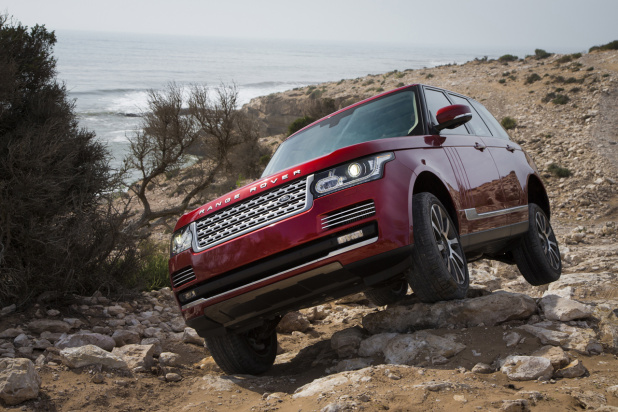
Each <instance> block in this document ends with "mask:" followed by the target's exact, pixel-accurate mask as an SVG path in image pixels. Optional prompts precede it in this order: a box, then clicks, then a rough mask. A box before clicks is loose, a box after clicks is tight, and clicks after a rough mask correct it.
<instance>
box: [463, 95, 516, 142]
mask: <svg viewBox="0 0 618 412" xmlns="http://www.w3.org/2000/svg"><path fill="white" fill-rule="evenodd" d="M470 103H472V106H474V108H475V109H476V110H477V111H478V112H479V114H480V115H481V117H482V118H483V120H485V123H486V124H487V126H488V127H489V130H491V134H492V135H493V136H494V137H498V138H500V139H507V140H510V137H509V135H508V133H507V132H506V131H505V130H504V129H503V128H502V125H500V123H498V121H497V120H496V118H495V117H493V116H492V115H491V113H489V110H487V109H486V108H485V106H483V105H482V104H480V103H479V102H477V101H476V100H472V99H470Z"/></svg>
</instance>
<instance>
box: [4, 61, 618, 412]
mask: <svg viewBox="0 0 618 412" xmlns="http://www.w3.org/2000/svg"><path fill="white" fill-rule="evenodd" d="M417 82H421V83H427V84H433V85H436V86H441V87H445V88H448V89H451V90H454V91H457V92H461V93H463V94H467V95H470V96H472V97H474V98H476V99H477V100H479V101H481V102H483V103H484V104H485V105H486V106H487V107H488V108H489V109H490V111H492V112H493V113H494V114H495V115H496V117H497V118H498V119H499V120H500V119H502V118H504V117H506V116H509V117H512V118H513V119H514V120H515V122H516V124H517V126H516V127H515V128H514V129H511V130H510V131H509V132H510V134H511V136H512V137H513V139H515V140H516V141H517V142H519V143H521V144H522V145H523V146H524V148H525V149H526V150H528V151H529V152H530V154H531V155H532V156H533V158H534V159H535V161H536V163H537V165H538V166H539V168H540V169H541V171H542V174H543V176H544V179H545V182H546V184H547V187H548V190H549V192H550V198H551V200H552V206H553V210H554V219H553V224H554V227H555V229H556V231H557V234H558V238H559V241H560V242H561V252H562V254H563V258H564V272H563V275H562V278H561V279H560V280H559V281H557V282H554V283H553V284H551V285H549V286H546V287H532V286H529V285H528V284H527V283H526V282H525V281H524V280H523V278H522V277H521V276H520V275H519V273H518V272H517V269H516V268H514V267H512V266H507V265H504V264H501V263H494V262H485V261H480V262H475V263H474V264H471V265H470V269H471V270H470V276H471V283H472V287H471V291H470V293H469V296H468V298H467V299H464V300H461V301H454V302H441V303H437V304H433V305H427V304H423V303H420V302H418V300H417V299H416V298H415V296H414V295H413V294H410V295H409V296H408V298H407V299H406V300H404V301H403V302H401V303H399V304H397V305H391V306H388V307H375V306H372V305H371V304H370V303H369V302H368V301H367V300H365V299H364V298H363V296H362V295H355V296H350V297H347V298H345V299H341V300H339V301H335V302H331V303H329V304H325V305H321V306H318V307H315V308H310V309H306V310H302V311H300V312H296V313H291V314H289V315H287V316H286V317H285V318H284V320H283V321H282V322H281V323H280V325H279V332H280V334H279V344H280V349H279V355H278V357H277V361H276V364H275V366H274V367H273V368H272V369H271V370H270V371H269V372H268V373H266V374H265V375H263V376H226V375H225V374H223V373H222V372H221V371H220V370H219V369H218V368H217V366H216V365H215V364H214V362H213V360H212V358H211V357H210V356H209V354H208V350H207V348H204V346H203V341H202V340H201V339H200V338H199V337H197V336H196V334H195V331H193V330H191V329H188V328H185V326H184V323H183V321H182V318H181V317H180V315H179V312H178V309H177V306H176V303H175V302H174V300H173V297H172V295H171V292H170V291H169V290H168V289H163V290H161V291H156V292H151V293H144V294H142V295H140V296H136V297H134V298H132V299H129V300H114V301H112V300H110V299H109V298H106V297H104V296H102V295H100V294H97V295H95V296H88V297H83V296H76V297H75V300H74V301H73V302H69V303H68V304H65V305H58V304H56V303H54V302H52V301H49V300H46V298H45V296H41V298H40V300H39V302H38V303H37V304H36V305H35V306H34V307H32V308H30V309H29V310H27V311H25V312H16V311H15V307H6V308H2V309H1V310H0V409H2V408H4V409H6V410H20V411H73V410H88V411H109V410H127V411H133V410H147V411H151V410H160V411H175V410H178V411H193V410H195V411H198V410H199V411H203V410H207V411H210V410H212V411H215V410H231V409H235V410H243V411H244V410H247V411H249V410H252V411H253V410H255V411H257V410H260V411H262V410H264V411H271V410H273V411H274V410H279V411H298V410H303V411H313V410H318V411H354V410H367V411H374V410H395V411H397V410H399V411H408V410H453V409H462V410H486V409H496V410H505V411H526V410H539V411H553V410H555V411H564V410H578V409H597V410H605V411H612V410H618V357H617V354H618V311H617V309H616V308H617V307H618V289H617V288H616V284H617V282H618V259H617V258H616V256H617V255H618V249H617V248H616V246H615V245H616V242H617V241H618V231H617V228H616V219H617V217H618V213H617V209H616V206H617V205H618V202H617V198H616V191H617V189H618V187H617V184H618V183H617V181H618V180H617V179H618V170H617V169H618V162H617V159H616V157H617V156H618V155H617V151H616V144H617V143H618V135H617V130H618V124H617V122H618V120H616V119H618V53H616V52H602V53H592V54H586V55H583V56H581V57H579V56H568V57H565V56H551V57H549V58H546V59H542V60H536V59H532V58H528V59H526V60H523V61H516V62H509V63H506V64H503V63H500V62H484V61H476V62H470V63H467V64H465V65H457V66H455V65H453V66H443V67H437V68H433V69H425V70H415V71H405V72H391V73H386V74H383V75H374V76H367V77H365V78H361V79H351V80H343V81H341V82H338V83H328V84H324V85H318V86H315V87H309V88H304V89H300V90H292V91H288V92H285V93H280V94H276V95H271V96H266V97H263V98H260V99H256V100H254V101H252V102H251V104H250V105H249V107H248V110H251V111H253V113H255V114H256V115H258V116H259V117H260V118H261V119H262V120H263V121H264V128H265V130H269V131H270V132H271V134H272V136H270V137H268V138H264V142H265V143H267V144H273V145H276V144H277V143H278V142H279V141H280V140H281V139H282V137H283V136H282V135H281V132H282V130H283V129H284V128H286V127H287V125H288V124H289V123H290V122H291V121H292V120H294V119H295V118H296V117H299V116H301V115H302V114H303V113H302V107H303V106H304V100H306V99H308V98H309V96H311V94H313V95H314V97H315V96H316V95H321V97H329V98H333V99H336V101H337V102H339V103H340V104H344V102H351V101H353V100H358V99H360V98H363V97H369V96H371V95H374V94H376V93H377V92H378V90H379V89H384V90H388V89H390V88H393V87H397V86H398V85H399V84H400V83H403V84H408V83H417ZM316 91H317V92H316ZM552 165H553V166H552ZM564 170H567V171H568V172H565V171H564ZM560 174H562V175H563V177H560V176H559V175H560ZM567 174H568V175H569V176H568V177H567V176H566V175H567Z"/></svg>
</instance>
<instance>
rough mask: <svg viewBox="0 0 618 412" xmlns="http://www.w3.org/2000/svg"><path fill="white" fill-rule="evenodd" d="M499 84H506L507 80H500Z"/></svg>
mask: <svg viewBox="0 0 618 412" xmlns="http://www.w3.org/2000/svg"><path fill="white" fill-rule="evenodd" d="M498 83H500V84H505V83H506V79H500V80H498Z"/></svg>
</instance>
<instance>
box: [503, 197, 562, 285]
mask: <svg viewBox="0 0 618 412" xmlns="http://www.w3.org/2000/svg"><path fill="white" fill-rule="evenodd" d="M528 213H529V215H528V232H526V234H524V236H523V237H522V239H521V242H520V243H519V245H518V246H517V247H516V248H515V249H514V250H513V258H514V259H515V263H517V268H518V269H519V271H520V272H521V274H522V275H523V276H524V278H525V279H526V280H527V281H528V283H530V284H531V285H534V286H539V285H545V284H547V283H550V282H553V281H555V280H558V279H560V274H561V273H562V260H561V258H560V249H559V248H558V241H557V240H556V235H555V234H554V229H552V227H551V224H550V223H549V219H548V218H547V215H545V212H543V209H541V208H540V207H539V206H538V205H536V204H534V203H530V204H529V212H528Z"/></svg>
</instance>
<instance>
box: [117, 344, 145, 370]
mask: <svg viewBox="0 0 618 412" xmlns="http://www.w3.org/2000/svg"><path fill="white" fill-rule="evenodd" d="M154 350H155V349H154V345H135V344H129V345H124V346H122V347H120V348H114V350H113V351H112V354H113V355H116V356H119V357H120V358H122V359H123V360H124V361H125V362H126V363H127V366H128V367H129V369H131V370H132V371H133V372H150V368H151V367H152V366H153V365H154V358H153V354H154Z"/></svg>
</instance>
